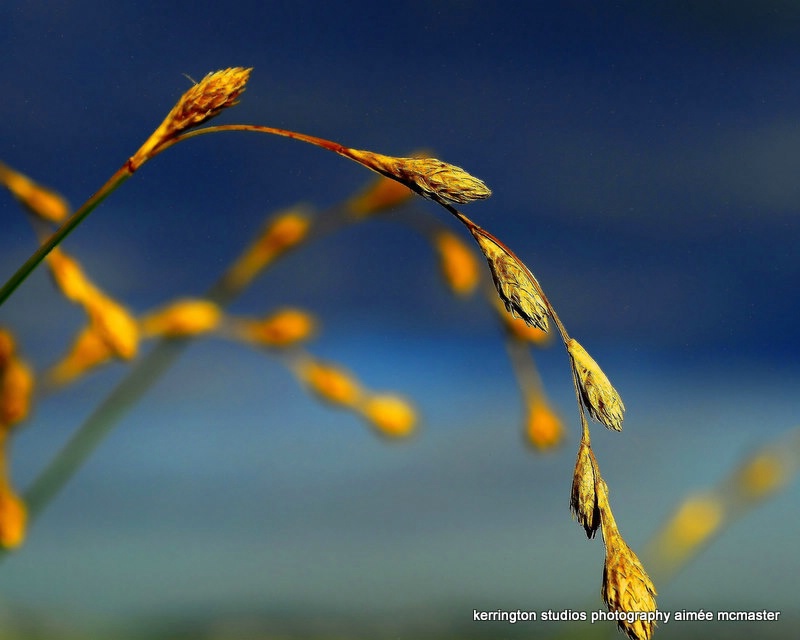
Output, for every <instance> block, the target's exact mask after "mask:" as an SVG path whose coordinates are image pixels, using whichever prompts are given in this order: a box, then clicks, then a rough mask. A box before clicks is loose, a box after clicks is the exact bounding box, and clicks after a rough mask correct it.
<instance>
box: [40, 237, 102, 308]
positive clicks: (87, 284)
mask: <svg viewBox="0 0 800 640" xmlns="http://www.w3.org/2000/svg"><path fill="white" fill-rule="evenodd" d="M47 264H48V266H49V267H50V273H51V274H52V275H53V280H54V281H55V284H56V287H58V289H59V290H60V291H61V293H63V294H64V296H65V297H66V298H67V300H70V301H72V302H77V303H79V304H82V303H83V302H84V301H86V300H87V299H89V298H91V297H92V296H94V295H96V294H97V288H96V287H95V286H94V285H93V284H92V282H91V281H90V280H89V279H88V278H87V277H86V275H85V274H84V273H83V269H82V268H81V265H80V263H79V262H78V261H77V260H75V259H74V258H72V257H70V256H68V255H67V254H66V253H64V251H62V249H61V247H56V248H54V249H53V250H52V251H51V252H50V253H49V254H48V255H47Z"/></svg>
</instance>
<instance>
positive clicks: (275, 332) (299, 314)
mask: <svg viewBox="0 0 800 640" xmlns="http://www.w3.org/2000/svg"><path fill="white" fill-rule="evenodd" d="M231 322H232V326H233V328H232V332H233V334H234V335H235V336H236V337H237V338H239V339H241V340H245V341H247V342H250V343H251V344H254V345H256V346H260V347H268V348H273V349H274V348H286V347H291V346H293V345H296V344H299V343H301V342H305V341H306V340H308V339H309V338H311V337H312V336H313V335H314V333H315V331H316V326H317V322H316V320H315V319H314V316H312V315H311V314H310V313H307V312H305V311H302V310H301V309H292V308H288V307H287V308H285V309H280V310H278V311H276V312H275V313H273V314H271V315H269V316H267V317H266V318H262V319H258V320H252V319H246V318H235V319H232V321H231Z"/></svg>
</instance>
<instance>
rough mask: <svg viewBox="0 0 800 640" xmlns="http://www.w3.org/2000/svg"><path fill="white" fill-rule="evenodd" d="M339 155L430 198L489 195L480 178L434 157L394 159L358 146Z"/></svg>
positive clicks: (462, 200) (457, 200)
mask: <svg viewBox="0 0 800 640" xmlns="http://www.w3.org/2000/svg"><path fill="white" fill-rule="evenodd" d="M342 154H343V155H346V156H347V157H349V158H351V159H353V160H356V161H357V162H360V163H361V164H363V165H364V166H365V167H367V168H369V169H372V170H373V171H376V172H378V173H380V174H382V175H384V176H387V177H389V178H392V179H393V180H398V181H399V182H401V183H402V184H404V185H406V186H407V187H408V188H410V189H412V190H414V191H416V192H417V193H418V194H420V195H421V196H424V197H425V198H428V199H430V200H437V201H444V202H452V203H456V204H467V203H469V202H473V201H475V200H484V199H486V198H488V197H489V196H490V195H492V192H491V190H490V189H489V187H487V186H486V184H484V182H483V180H479V179H478V178H476V177H475V176H472V175H470V174H469V173H467V172H466V171H464V169H462V168H461V167H457V166H455V165H452V164H449V163H447V162H443V161H441V160H438V159H436V158H397V157H394V156H385V155H383V154H381V153H373V152H372V151H363V150H360V149H344V150H343V152H342Z"/></svg>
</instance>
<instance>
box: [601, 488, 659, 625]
mask: <svg viewBox="0 0 800 640" xmlns="http://www.w3.org/2000/svg"><path fill="white" fill-rule="evenodd" d="M595 489H596V492H597V505H598V507H599V509H600V522H601V530H602V532H603V542H604V544H605V552H606V556H605V564H604V565H603V586H602V590H601V593H602V596H603V601H604V602H605V603H606V607H608V610H609V611H620V612H632V613H642V612H654V611H656V609H657V608H658V607H657V605H656V588H655V586H654V585H653V581H652V580H651V579H650V576H648V575H647V572H646V571H645V569H644V567H643V566H642V563H641V562H640V561H639V558H638V557H637V556H636V554H635V553H634V552H633V550H632V549H631V548H630V547H629V546H628V543H627V542H625V540H624V539H623V537H622V534H620V532H619V529H618V528H617V523H616V522H615V520H614V514H613V513H612V512H611V504H610V503H609V501H608V487H607V485H606V483H605V482H603V481H602V479H601V480H600V482H598V483H597V484H596V485H595ZM617 626H618V627H619V629H620V631H622V632H624V633H625V634H627V636H628V637H629V638H630V639H631V640H650V638H651V637H652V635H653V631H654V629H655V626H656V624H655V622H654V621H647V620H633V621H630V620H629V619H626V618H620V620H618V621H617Z"/></svg>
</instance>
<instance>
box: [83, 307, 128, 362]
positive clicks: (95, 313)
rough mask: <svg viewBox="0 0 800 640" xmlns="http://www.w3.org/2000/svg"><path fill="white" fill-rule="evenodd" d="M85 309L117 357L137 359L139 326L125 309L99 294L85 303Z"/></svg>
mask: <svg viewBox="0 0 800 640" xmlns="http://www.w3.org/2000/svg"><path fill="white" fill-rule="evenodd" d="M85 308H86V312H87V314H88V315H89V319H90V322H91V324H92V325H93V326H94V328H95V330H96V331H97V333H98V334H99V335H100V336H101V337H102V339H103V340H104V341H105V342H106V344H107V345H108V347H109V348H110V349H111V351H112V353H113V354H114V355H115V356H117V357H118V358H122V359H123V360H130V359H131V358H134V357H136V353H137V352H138V349H139V325H138V324H137V323H136V320H135V319H134V317H133V316H132V315H131V313H130V312H129V311H128V310H127V309H126V308H125V307H123V306H122V305H121V304H119V303H118V302H116V301H114V300H112V299H111V298H109V297H108V296H106V295H104V294H102V293H99V292H98V293H96V294H95V295H93V296H91V297H90V298H89V299H88V300H86V301H85Z"/></svg>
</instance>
